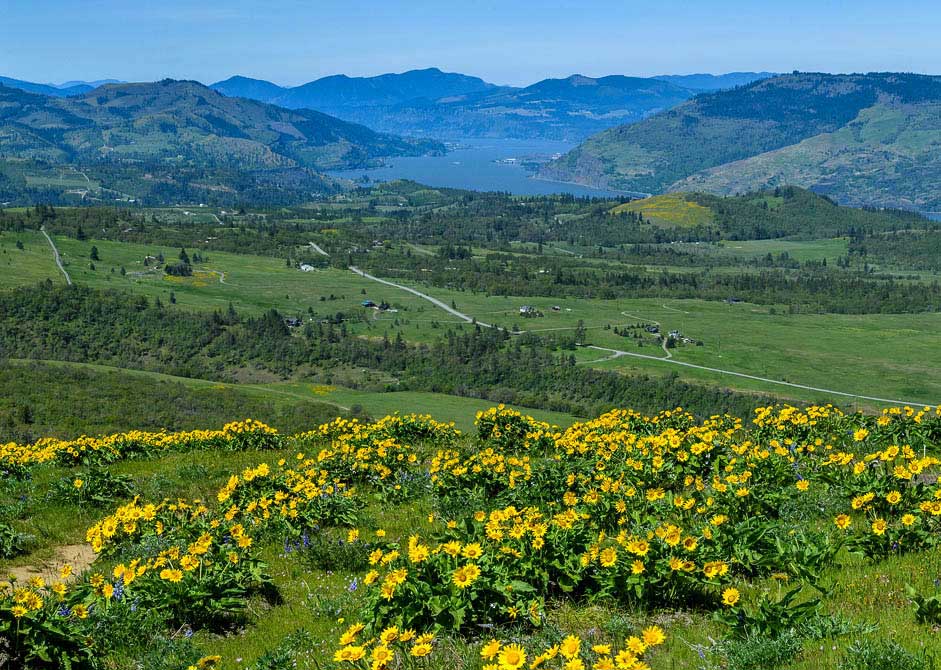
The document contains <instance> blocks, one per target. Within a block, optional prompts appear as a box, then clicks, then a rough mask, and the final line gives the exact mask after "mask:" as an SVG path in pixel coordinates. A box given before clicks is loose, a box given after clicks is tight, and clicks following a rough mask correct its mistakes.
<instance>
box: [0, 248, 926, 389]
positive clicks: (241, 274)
mask: <svg viewBox="0 0 941 670" xmlns="http://www.w3.org/2000/svg"><path fill="white" fill-rule="evenodd" d="M37 236H38V237H37ZM15 239H16V238H15V236H14V234H13V233H5V234H2V235H0V245H2V246H0V248H2V249H4V250H6V252H7V253H6V254H2V253H0V262H4V261H5V262H6V263H7V268H8V270H9V271H8V272H5V273H3V274H2V275H0V287H4V288H6V287H10V286H15V285H21V284H24V283H31V282H34V281H36V280H37V279H39V278H41V277H42V276H48V277H51V278H53V280H54V281H61V279H62V277H61V273H59V272H58V270H57V269H56V268H55V265H54V263H53V262H52V253H51V250H49V249H48V244H47V245H46V246H45V249H44V248H43V245H42V244H40V242H44V240H43V238H42V236H41V235H39V234H38V233H29V234H28V235H26V234H24V239H26V241H25V242H24V244H25V246H26V251H25V252H21V251H19V250H17V249H16V248H15V246H14V243H15ZM56 244H57V245H58V246H59V249H60V252H61V253H62V255H63V258H64V259H65V262H66V263H68V265H67V268H68V270H69V273H70V274H71V276H72V279H73V281H76V282H78V283H87V284H89V285H92V286H95V287H98V288H105V287H112V288H124V289H129V290H131V291H134V292H136V293H141V294H144V295H147V296H149V297H151V298H156V297H159V298H160V299H161V300H164V301H165V302H166V301H169V299H170V293H171V291H172V292H173V294H174V296H175V298H176V300H177V302H178V303H179V304H180V305H183V306H186V307H190V308H194V309H225V308H226V306H227V305H228V304H229V303H230V302H231V303H232V304H234V305H235V306H236V308H238V309H240V310H244V311H247V312H248V313H259V312H262V311H264V310H267V309H271V308H276V309H278V310H280V311H281V312H282V313H284V314H297V315H301V316H304V315H306V314H307V313H308V311H307V310H308V308H311V309H313V311H314V314H315V315H316V318H323V317H325V316H328V315H333V314H335V313H336V312H338V311H347V312H349V311H352V312H353V313H354V314H358V315H359V317H360V320H358V321H353V322H351V323H349V324H348V327H350V328H351V329H352V332H354V333H357V334H361V335H365V336H368V337H377V338H378V337H382V336H388V337H390V338H394V337H395V336H396V335H397V334H401V335H402V336H403V337H404V338H405V339H406V340H408V341H418V342H421V341H424V342H428V341H433V340H435V339H437V338H438V337H439V336H440V335H441V334H442V333H443V332H444V330H445V329H446V328H458V329H463V328H469V327H470V326H469V324H466V323H464V322H462V321H460V320H459V319H457V318H456V317H454V316H452V315H449V314H447V313H445V312H443V311H442V310H440V309H439V308H437V307H435V306H433V305H432V304H430V303H428V302H427V301H425V300H422V299H421V298H418V297H417V296H414V295H412V294H409V293H407V292H405V291H402V290H399V289H396V288H393V287H388V286H383V285H379V284H377V283H375V282H372V281H369V280H366V279H363V278H362V277H358V276H356V275H354V274H353V273H351V272H348V271H346V270H342V269H336V268H329V269H324V270H318V271H315V272H310V273H304V272H300V271H298V270H295V269H292V268H288V267H286V266H285V264H284V262H283V261H280V260H278V259H275V258H269V257H262V256H250V255H237V254H226V253H222V252H208V253H207V255H206V260H205V262H203V263H202V264H200V265H198V266H197V270H198V271H199V272H198V276H196V277H193V278H185V279H175V278H166V277H164V276H162V274H160V273H155V272H152V273H146V269H145V268H144V266H143V263H142V259H143V257H144V256H145V255H148V254H150V255H156V254H157V253H163V254H164V256H165V257H166V258H168V259H172V258H175V257H176V255H177V254H178V253H179V250H178V249H171V248H167V247H159V246H146V245H133V244H123V243H118V242H108V241H94V242H93V241H86V242H79V241H76V240H74V239H68V238H56ZM92 244H94V245H95V246H97V247H98V249H99V255H100V257H101V260H100V261H99V262H97V263H96V264H95V265H96V270H94V271H93V270H91V269H90V268H89V263H90V262H91V261H90V260H88V256H89V253H90V250H91V246H92ZM725 245H726V246H725V248H724V249H723V253H724V252H735V253H742V254H748V255H757V256H760V255H763V254H765V253H768V252H769V251H770V252H772V253H780V252H781V251H785V250H786V251H788V253H789V254H792V255H793V256H794V257H800V258H802V259H811V258H830V257H832V256H833V255H839V253H840V250H841V249H842V248H843V247H844V245H845V240H823V241H816V242H792V241H781V240H777V241H769V242H751V243H738V242H735V243H733V242H728V243H725ZM737 247H742V248H741V249H737ZM122 266H123V267H125V269H126V271H127V275H126V276H121V275H120V273H119V272H118V271H117V270H118V269H119V268H120V267H122ZM111 268H115V269H116V270H115V272H113V273H112V272H111ZM139 273H143V274H139ZM222 273H225V278H224V283H223V282H222V281H221V279H222ZM399 283H401V284H404V285H414V286H415V287H416V288H420V289H421V290H423V291H424V292H426V293H428V294H430V295H433V296H435V297H437V298H439V299H441V300H444V301H446V302H448V303H450V302H452V301H453V303H454V304H455V305H456V307H457V309H458V310H460V311H462V312H464V313H466V314H469V315H471V316H474V317H476V318H477V319H478V320H479V321H482V322H485V323H490V324H495V325H499V326H502V327H506V328H509V329H512V328H514V327H517V328H519V329H522V330H532V331H534V332H538V333H542V334H552V333H557V334H563V335H564V334H572V333H573V331H574V329H575V328H576V326H577V325H578V323H579V321H581V322H583V324H584V326H585V328H586V329H587V338H586V342H587V343H591V344H596V345H599V346H604V347H609V348H616V349H624V350H626V351H637V352H638V353H644V354H651V355H661V354H662V352H661V351H660V350H658V349H657V348H656V346H654V345H653V344H652V342H650V341H649V340H648V346H646V347H643V348H641V349H636V344H635V343H634V341H633V340H631V339H627V338H622V337H620V336H617V335H614V333H613V330H606V329H605V327H606V326H611V327H613V326H623V325H625V324H630V323H637V322H639V321H657V322H659V323H660V324H661V326H662V330H663V331H669V330H674V329H675V330H679V331H681V332H682V333H683V334H684V335H688V336H689V337H691V338H693V339H695V340H701V341H703V342H704V345H705V346H703V347H695V346H683V347H680V348H678V349H676V350H675V351H674V352H673V355H674V357H675V359H676V360H678V361H685V362H688V363H694V364H697V365H704V366H707V367H714V368H720V369H724V370H731V371H736V372H741V373H745V374H751V375H756V376H760V377H766V378H769V379H774V380H781V381H787V382H792V383H798V384H804V385H808V386H816V387H822V388H832V389H834V390H836V391H842V392H845V393H851V394H858V395H866V396H874V397H879V398H886V399H893V400H895V399H897V400H904V401H912V402H923V403H934V402H937V401H938V400H939V399H941V363H939V362H938V361H939V360H941V359H939V358H938V356H937V352H938V348H937V339H936V332H937V328H938V326H939V321H941V316H939V315H938V314H936V313H935V314H932V313H927V314H911V315H909V314H904V315H895V314H866V315H840V314H793V315H789V314H786V308H784V307H781V306H779V307H777V308H775V311H776V312H777V313H775V314H772V313H771V311H772V308H771V307H768V306H761V305H751V304H738V305H727V304H725V303H722V302H713V301H703V300H657V299H652V298H651V299H631V298H630V297H629V296H625V298H623V299H620V300H582V299H564V298H541V297H517V296H514V297H500V296H487V295H485V294H474V293H469V292H462V291H457V290H450V289H443V288H437V287H423V286H420V285H417V284H413V283H410V282H405V281H401V282H399ZM363 291H365V293H363ZM331 296H332V298H333V299H331ZM321 298H323V300H321ZM365 298H369V299H371V300H374V301H376V302H379V301H381V300H386V301H388V302H389V303H390V304H392V306H393V307H394V308H396V309H397V310H398V312H396V313H378V312H375V311H373V310H367V309H363V308H361V307H359V304H360V302H361V301H362V300H363V299H365ZM527 304H528V305H533V306H535V307H537V308H538V309H540V310H541V311H542V312H543V314H544V315H545V316H543V317H541V318H535V319H525V318H521V317H520V315H519V308H520V307H521V306H522V305H527ZM554 305H558V306H560V307H561V310H560V311H558V312H555V311H553V310H552V307H553V306H554ZM594 353H595V354H598V355H594V354H589V355H585V356H580V360H585V361H590V360H595V359H598V358H602V357H603V355H602V354H600V353H599V352H594ZM596 365H597V366H598V367H602V368H613V369H618V370H624V371H640V372H645V373H652V374H669V373H672V372H676V373H677V374H679V375H680V376H681V377H682V378H684V379H688V380H690V381H695V382H704V383H709V384H715V385H719V386H722V387H728V388H733V389H738V390H744V391H753V392H761V393H772V394H775V395H778V396H781V397H785V398H792V399H794V400H807V401H832V402H836V403H839V404H847V403H852V402H853V400H852V399H848V398H844V397H841V396H836V395H833V396H831V395H828V394H826V393H820V392H814V391H804V390H800V389H795V388H791V387H785V386H780V385H776V384H769V383H765V382H759V381H752V380H746V379H742V378H736V377H733V376H728V375H723V374H719V373H713V372H708V371H702V370H694V369H689V368H683V367H679V366H675V365H670V364H666V363H662V362H658V361H645V360H641V359H632V358H628V357H622V358H619V359H617V360H615V361H609V362H604V363H597V364H596ZM872 405H873V404H872V403H862V404H861V406H863V407H871V406H872Z"/></svg>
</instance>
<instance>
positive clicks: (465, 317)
mask: <svg viewBox="0 0 941 670" xmlns="http://www.w3.org/2000/svg"><path fill="white" fill-rule="evenodd" d="M350 271H352V272H355V273H356V274H358V275H359V276H360V277H364V278H366V279H371V280H373V281H375V282H379V283H380V284H385V285H386V286H391V287H393V288H397V289H401V290H403V291H408V292H409V293H411V294H412V295H417V296H418V297H419V298H422V299H424V300H427V301H428V302H430V303H431V304H432V305H435V306H436V307H440V308H441V309H443V310H444V311H445V312H447V313H448V314H451V315H452V316H456V317H457V318H459V319H461V320H463V321H467V323H474V317H472V316H468V315H467V314H464V313H462V312H459V311H457V310H456V309H454V308H453V307H451V306H450V305H449V304H447V303H446V302H442V301H441V300H438V299H437V298H432V297H431V296H430V295H428V294H427V293H422V292H421V291H417V290H415V289H413V288H411V287H410V286H402V285H401V284H396V283H395V282H391V281H388V280H386V279H380V278H379V277H374V276H373V275H371V274H368V273H366V272H363V271H362V270H360V269H359V268H358V267H356V266H354V265H351V266H350ZM477 324H478V325H480V326H483V327H484V328H496V327H497V326H492V325H490V324H489V323H484V322H483V321H477Z"/></svg>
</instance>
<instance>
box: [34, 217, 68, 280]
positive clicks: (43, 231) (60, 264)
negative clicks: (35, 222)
mask: <svg viewBox="0 0 941 670" xmlns="http://www.w3.org/2000/svg"><path fill="white" fill-rule="evenodd" d="M39 230H40V231H42V234H43V235H45V236H46V239H47V240H49V246H50V247H52V253H53V254H54V255H55V257H56V265H58V266H59V269H60V270H62V274H64V275H65V283H66V284H68V285H69V286H71V285H72V278H71V277H70V276H69V273H68V272H66V271H65V267H64V266H63V265H62V257H61V256H59V250H58V249H56V243H55V242H53V241H52V238H51V237H49V233H47V232H46V227H45V226H40V227H39Z"/></svg>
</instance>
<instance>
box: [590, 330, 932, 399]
mask: <svg viewBox="0 0 941 670" xmlns="http://www.w3.org/2000/svg"><path fill="white" fill-rule="evenodd" d="M585 348H586V349H596V350H598V351H607V352H609V353H611V354H614V355H612V356H609V357H608V358H604V359H601V360H612V359H614V358H620V357H621V356H633V357H634V358H643V359H646V360H650V361H660V362H661V363H671V364H673V365H682V366H683V367H686V368H694V369H696V370H706V371H707V372H715V373H718V374H720V375H731V376H733V377H741V378H743V379H754V380H755V381H759V382H765V383H767V384H777V385H779V386H789V387H791V388H797V389H804V390H805V391H819V392H820V393H829V394H831V395H838V396H843V397H845V398H858V399H860V400H872V401H873V402H882V403H888V404H890V405H911V406H912V407H918V406H924V405H925V404H927V403H923V402H919V401H916V400H892V399H891V398H877V397H874V396H868V395H859V394H856V393H846V392H844V391H835V390H833V389H826V388H821V387H818V386H808V385H806V384H795V383H793V382H785V381H781V380H780V379H769V378H767V377H758V376H757V375H749V374H746V373H744V372H735V371H734V370H723V369H721V368H710V367H707V366H705V365H696V364H695V363H686V362H684V361H678V360H676V359H666V358H663V357H661V356H650V355H649V354H637V353H634V352H631V351H621V350H620V349H609V348H607V347H598V346H595V345H593V344H589V345H586V346H585Z"/></svg>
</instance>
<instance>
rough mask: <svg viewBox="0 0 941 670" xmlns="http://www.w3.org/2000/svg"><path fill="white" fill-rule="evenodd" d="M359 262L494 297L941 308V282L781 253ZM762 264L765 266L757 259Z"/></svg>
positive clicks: (387, 257) (869, 310) (846, 309)
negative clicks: (670, 264) (743, 259)
mask: <svg viewBox="0 0 941 670" xmlns="http://www.w3.org/2000/svg"><path fill="white" fill-rule="evenodd" d="M353 260H354V262H355V263H356V264H357V266H359V267H368V268H369V269H370V271H371V272H373V273H374V274H378V275H383V276H387V277H393V278H398V279H406V280H409V281H412V282H427V283H430V284H431V285H433V286H439V287H442V288H448V289H458V290H466V291H471V292H479V293H486V294H488V295H517V296H544V297H560V298H561V297H565V298H600V299H617V298H626V297H630V298H680V299H684V298H698V299H703V300H727V299H728V298H730V297H736V298H739V299H741V300H744V301H747V302H752V303H756V304H764V305H787V306H789V308H791V309H792V310H794V311H802V312H831V313H837V314H873V313H909V312H931V311H937V310H941V284H939V283H938V282H937V281H933V282H924V283H922V282H912V281H907V280H900V279H895V278H892V277H891V276H888V277H886V276H881V275H874V274H871V273H865V272H852V271H849V270H844V269H841V268H839V267H828V266H827V265H826V264H825V263H822V262H818V261H810V262H805V263H803V264H800V263H797V264H796V265H797V267H796V268H794V267H792V266H793V265H794V262H793V261H792V260H791V259H790V258H789V257H784V256H780V255H779V256H778V258H777V261H772V262H777V263H778V264H779V265H781V266H783V267H782V268H777V269H776V268H771V269H759V268H758V267H745V268H741V269H740V270H739V271H737V272H727V271H718V272H714V271H709V270H707V269H701V270H698V271H694V270H692V269H691V270H690V271H668V270H663V271H649V270H647V269H645V268H637V267H634V268H626V267H625V266H618V265H612V264H605V265H601V264H598V263H595V262H592V261H591V260H589V259H570V258H567V257H539V256H521V255H518V254H517V255H502V254H490V255H488V256H487V257H485V258H484V259H468V260H461V259H455V258H449V259H447V260H444V259H440V258H431V257H427V256H409V255H393V254H389V253H387V254H377V253H369V254H362V255H354V256H353ZM759 265H760V264H759Z"/></svg>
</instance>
